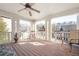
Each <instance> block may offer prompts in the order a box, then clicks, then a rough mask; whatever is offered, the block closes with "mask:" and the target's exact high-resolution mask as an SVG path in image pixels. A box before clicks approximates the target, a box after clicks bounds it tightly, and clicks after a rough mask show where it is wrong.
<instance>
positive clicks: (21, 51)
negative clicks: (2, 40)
mask: <svg viewBox="0 0 79 59" xmlns="http://www.w3.org/2000/svg"><path fill="white" fill-rule="evenodd" d="M8 46H11V47H13V49H14V50H15V51H16V54H17V56H70V55H72V56H78V55H79V48H77V47H73V49H72V51H71V52H70V47H69V45H68V44H63V45H61V43H55V42H50V41H29V42H19V43H16V44H8Z"/></svg>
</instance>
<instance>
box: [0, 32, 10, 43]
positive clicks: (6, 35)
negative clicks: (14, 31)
mask: <svg viewBox="0 0 79 59" xmlns="http://www.w3.org/2000/svg"><path fill="white" fill-rule="evenodd" d="M8 42H11V32H0V44H3V43H8Z"/></svg>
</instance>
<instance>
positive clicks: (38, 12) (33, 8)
mask: <svg viewBox="0 0 79 59" xmlns="http://www.w3.org/2000/svg"><path fill="white" fill-rule="evenodd" d="M30 9H31V10H33V11H36V12H38V13H40V11H39V10H36V9H34V8H30Z"/></svg>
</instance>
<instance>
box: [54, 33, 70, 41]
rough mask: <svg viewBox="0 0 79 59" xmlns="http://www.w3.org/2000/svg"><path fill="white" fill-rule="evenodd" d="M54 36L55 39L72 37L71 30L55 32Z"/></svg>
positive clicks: (66, 39)
mask: <svg viewBox="0 0 79 59" xmlns="http://www.w3.org/2000/svg"><path fill="white" fill-rule="evenodd" d="M53 36H54V38H55V39H59V40H62V39H63V40H65V41H68V39H69V38H70V32H54V33H53Z"/></svg>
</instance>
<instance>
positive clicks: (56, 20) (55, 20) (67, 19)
mask: <svg viewBox="0 0 79 59" xmlns="http://www.w3.org/2000/svg"><path fill="white" fill-rule="evenodd" d="M70 21H74V22H77V15H68V16H63V17H58V18H53V19H52V21H51V23H52V24H53V23H63V22H70Z"/></svg>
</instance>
